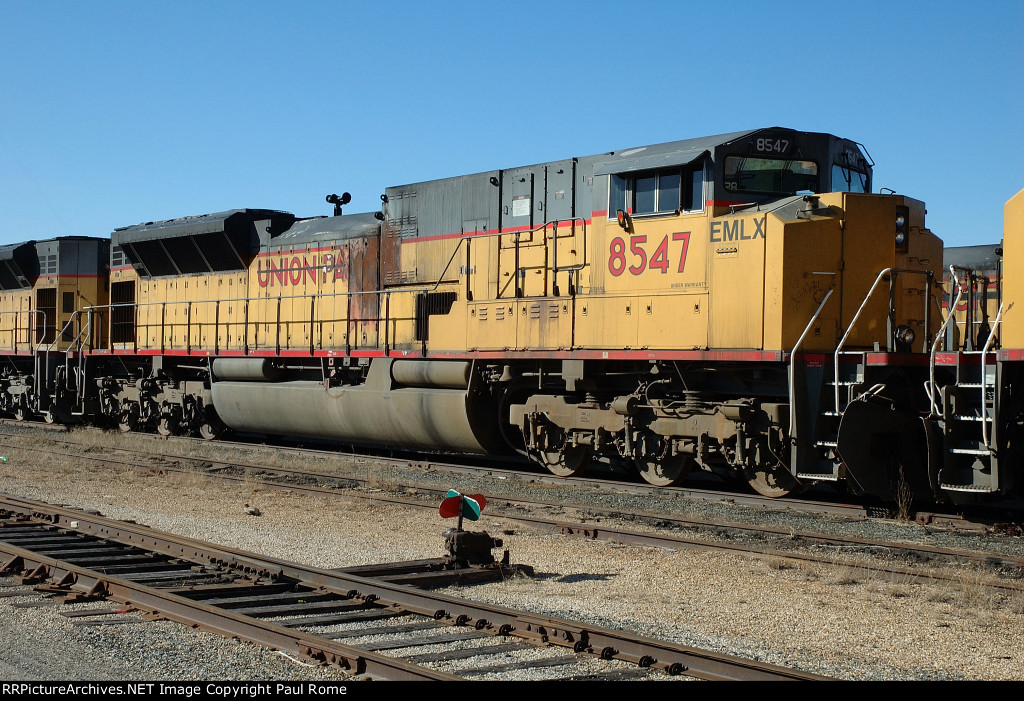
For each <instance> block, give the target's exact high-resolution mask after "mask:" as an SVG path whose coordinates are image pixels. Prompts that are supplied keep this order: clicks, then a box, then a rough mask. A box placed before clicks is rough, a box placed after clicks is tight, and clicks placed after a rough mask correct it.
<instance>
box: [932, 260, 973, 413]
mask: <svg viewBox="0 0 1024 701" xmlns="http://www.w3.org/2000/svg"><path fill="white" fill-rule="evenodd" d="M953 267H954V266H952V265H951V266H949V274H950V275H951V276H952V277H951V279H952V280H955V281H956V299H954V300H953V305H952V306H951V307H950V309H949V311H948V312H947V313H946V320H945V321H943V322H942V326H940V327H939V332H938V333H937V334H935V340H934V341H933V342H932V349H931V351H930V352H929V353H928V401H929V403H930V404H931V414H930V416H933V417H934V416H938V415H939V407H938V406H937V405H936V403H935V359H936V357H937V356H938V352H939V350H938V349H939V343H940V342H942V340H943V339H944V338H945V336H946V327H947V326H949V322H950V321H952V320H954V319H955V318H956V308H957V307H958V306H959V305H960V297H961V296H962V295H963V292H964V288H963V285H961V284H960V278H958V277H957V276H956V273H954V272H953Z"/></svg>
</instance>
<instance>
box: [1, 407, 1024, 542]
mask: <svg viewBox="0 0 1024 701" xmlns="http://www.w3.org/2000/svg"><path fill="white" fill-rule="evenodd" d="M0 426H14V427H19V428H24V429H29V430H31V429H39V430H41V431H47V432H52V433H61V432H64V431H65V429H64V427H61V426H59V425H56V424H43V423H28V422H24V421H20V422H19V421H15V420H11V419H0ZM85 428H88V429H89V430H90V431H96V432H102V429H98V428H91V427H85ZM76 430H81V428H76ZM132 435H133V436H136V437H140V438H145V437H148V438H151V439H152V440H155V441H158V442H161V443H167V442H170V443H181V444H184V445H195V444H199V445H215V446H217V447H219V448H228V449H229V448H231V447H238V448H244V449H249V450H252V449H259V448H264V447H267V446H264V445H263V444H255V443H252V442H245V441H238V442H230V441H217V442H216V443H213V444H210V443H209V441H204V440H201V439H197V438H188V437H183V436H171V437H165V436H158V435H156V434H144V433H136V434H132ZM5 445H8V446H10V445H11V444H9V443H6V444H5V443H4V442H3V440H2V439H0V448H2V447H4V446H5ZM272 449H273V450H274V451H276V452H278V453H284V454H294V455H298V456H302V457H304V458H310V457H314V458H323V459H334V458H338V457H348V458H353V457H364V456H359V455H355V454H348V453H339V452H338V450H337V446H335V447H334V448H332V449H316V448H310V447H301V448H299V447H287V446H272ZM117 450H118V451H120V452H125V453H128V452H134V453H135V454H145V455H152V454H153V451H145V452H144V451H129V450H127V449H123V448H120V449H117ZM164 457H165V458H166V459H168V460H182V461H205V462H210V463H219V465H221V466H222V467H224V468H227V469H232V468H241V469H248V470H256V469H260V470H266V471H275V472H277V473H279V474H290V475H292V476H293V477H294V478H295V479H297V480H300V481H301V480H302V479H304V478H308V479H321V478H325V477H328V475H324V474H323V473H317V472H315V471H311V470H301V469H294V468H291V469H289V468H281V467H274V468H271V467H268V466H266V465H252V464H245V463H241V462H238V461H234V460H232V461H217V460H213V459H208V458H197V457H196V456H195V455H181V454H177V455H175V454H170V453H167V454H165V455H164ZM93 459H96V458H95V456H93ZM369 459H372V460H373V461H375V462H378V463H381V464H389V465H394V466H396V467H400V468H409V469H414V470H417V471H420V472H423V473H431V474H438V473H445V474H453V475H462V476H466V475H470V476H472V475H480V474H485V475H489V476H497V477H498V478H510V477H514V478H522V477H523V475H524V474H528V476H527V477H526V479H528V480H529V481H531V482H534V483H541V484H550V485H553V486H556V487H566V486H579V487H581V488H585V489H588V490H596V491H606V492H614V493H620V494H632V495H637V496H647V495H649V496H651V497H656V498H673V499H688V500H701V501H708V502H715V503H720V502H728V503H732V504H737V505H742V506H751V507H764V508H771V509H787V510H792V511H798V512H806V513H812V514H826V515H836V516H842V517H845V518H853V519H856V518H865V519H866V518H873V517H883V518H889V517H891V516H892V515H893V514H892V513H891V512H889V511H888V510H885V509H881V508H879V507H877V506H873V505H865V504H856V503H849V502H844V501H837V500H835V499H834V498H833V499H811V498H806V497H805V498H782V499H769V498H767V497H763V496H760V495H754V494H745V493H741V492H736V491H726V490H722V489H716V488H710V487H709V488H701V487H690V486H684V487H652V486H650V485H647V484H638V483H635V482H630V481H623V480H622V479H621V478H616V477H613V476H611V475H605V476H601V477H570V478H565V477H554V476H552V475H550V474H548V473H540V472H530V473H523V471H522V469H521V466H519V465H516V466H513V467H501V466H500V465H499V464H498V463H497V462H496V461H494V460H488V461H487V462H486V463H485V464H480V465H471V464H465V463H462V464H459V463H452V462H444V461H441V460H435V459H431V458H419V457H416V456H408V455H406V456H401V457H389V456H386V455H382V454H380V453H379V452H377V453H374V454H373V455H372V456H370V457H369ZM333 477H334V478H335V479H338V477H337V476H336V475H335V476H333ZM346 479H348V481H350V482H354V483H357V482H360V481H361V480H360V478H359V477H358V476H349V477H347V478H346ZM410 486H411V487H413V488H416V489H420V490H429V488H425V487H423V486H422V485H410ZM904 517H905V518H907V519H908V520H912V521H915V522H918V523H921V524H924V525H930V526H935V527H940V528H953V529H957V530H962V531H979V532H980V531H984V530H985V529H987V528H989V527H991V526H992V525H993V524H994V523H1001V522H1005V521H1007V520H1009V521H1011V522H1014V521H1015V522H1020V521H1024V505H1018V504H1007V505H1005V506H1000V507H996V508H994V509H981V510H980V511H979V514H978V516H977V517H966V516H965V515H964V514H963V513H960V512H952V511H936V510H916V511H913V512H910V513H907V514H905V515H904Z"/></svg>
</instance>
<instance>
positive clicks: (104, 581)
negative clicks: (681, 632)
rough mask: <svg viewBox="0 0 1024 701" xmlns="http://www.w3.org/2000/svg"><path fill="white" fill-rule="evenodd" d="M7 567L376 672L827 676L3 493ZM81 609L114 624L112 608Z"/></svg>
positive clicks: (401, 676)
mask: <svg viewBox="0 0 1024 701" xmlns="http://www.w3.org/2000/svg"><path fill="white" fill-rule="evenodd" d="M0 575H5V576H17V577H18V578H19V580H18V581H19V583H20V584H22V585H24V586H32V587H34V588H35V590H36V591H38V592H41V593H48V594H51V595H59V596H62V597H64V599H65V600H67V601H83V600H92V599H96V600H104V601H111V602H116V603H117V604H118V606H119V608H118V610H124V609H129V610H133V611H137V612H140V613H142V614H145V615H147V616H150V617H162V618H167V619H171V620H175V621H178V622H181V623H185V624H188V625H199V626H202V627H204V628H207V629H209V630H212V631H215V632H218V633H221V634H224V635H229V636H234V637H238V638H240V639H244V640H249V641H252V642H255V643H259V644H262V645H266V646H268V647H273V648H276V649H279V650H283V651H287V652H291V653H293V654H297V655H301V656H305V657H307V658H312V659H314V660H317V661H319V662H322V663H326V664H331V665H334V666H336V667H339V668H341V669H342V670H345V671H346V672H347V673H349V674H353V675H361V676H363V677H367V678H374V679H396V680H458V679H488V678H501V675H502V674H505V673H507V672H508V671H509V670H510V669H516V670H520V671H521V670H523V669H529V670H531V672H532V673H533V674H535V675H537V676H538V678H548V679H552V678H553V679H630V678H641V679H652V678H660V679H665V678H669V677H679V676H685V677H691V678H697V679H706V680H741V679H742V680H814V679H822V677H819V676H817V675H813V674H809V673H805V672H801V671H798V670H790V669H785V668H781V667H777V666H774V665H767V664H764V663H761V662H757V661H753V660H746V659H742V658H737V657H734V656H729V655H723V654H720V653H715V652H711V651H707V650H700V649H697V648H691V647H686V646H683V645H679V644H676V643H672V642H667V641H658V640H652V639H648V638H644V637H641V636H635V635H632V634H629V633H625V632H622V631H614V630H609V629H604V628H600V627H597V626H590V625H586V624H582V623H579V622H574V621H568V620H560V619H554V618H549V617H544V616H540V615H537V614H534V613H531V612H524V611H515V610H512V609H508V608H504V607H499V606H493V605H488V604H482V603H477V602H472V601H467V600H463V599H459V598H456V597H452V596H447V595H442V594H438V593H434V592H429V591H423V590H418V589H413V588H410V587H409V586H407V585H405V584H397V583H393V582H389V581H386V580H385V579H375V578H369V577H365V576H359V575H356V574H352V573H349V572H344V571H334V570H324V569H318V568H313V567H308V566H304V565H298V564H295V563H289V562H286V561H283V560H279V559H274V558H266V557H263V556H260V555H257V554H254V553H248V552H244V551H239V550H235V549H231V548H225V547H221V546H216V545H212V544H209V543H203V542H201V541H197V540H194V539H190V538H184V537H180V536H174V535H169V534H165V533H160V532H157V531H154V530H152V529H149V528H147V527H145V526H140V525H137V524H131V523H125V522H120V521H112V520H110V519H106V518H103V517H102V516H99V515H96V514H92V513H86V512H82V511H74V510H70V509H65V508H61V507H55V506H50V505H46V504H42V503H39V502H34V501H29V500H25V499H19V498H15V497H6V496H0ZM26 591H27V590H25V589H18V588H15V589H13V590H8V593H10V592H13V593H14V594H23V593H26ZM78 613H79V614H81V615H85V616H95V617H98V618H101V617H103V616H108V615H111V609H110V608H109V607H99V608H95V609H89V610H86V611H84V612H78ZM512 655H516V656H517V657H516V659H514V660H511V661H510V656H512ZM540 675H543V677H541V676H540Z"/></svg>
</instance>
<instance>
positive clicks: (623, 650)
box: [0, 496, 824, 681]
mask: <svg viewBox="0 0 1024 701" xmlns="http://www.w3.org/2000/svg"><path fill="white" fill-rule="evenodd" d="M0 508H4V509H7V510H9V511H11V512H12V513H19V514H23V515H25V516H31V517H33V518H36V519H41V520H45V521H48V522H49V523H51V524H53V525H55V526H57V527H60V528H63V529H66V530H72V531H78V532H83V533H89V534H91V535H95V536H98V537H102V538H104V539H107V540H112V541H114V542H119V543H123V544H126V545H134V546H136V547H143V548H145V549H147V550H153V551H157V552H161V553H163V554H166V555H171V556H174V557H183V556H184V555H185V554H186V553H187V554H189V555H191V556H193V557H190V558H188V559H195V560H196V561H200V562H202V561H206V562H209V563H210V564H215V565H223V566H231V567H237V568H239V569H242V570H244V571H251V572H256V573H260V572H266V573H279V574H278V576H284V577H288V578H292V579H295V580H298V581H300V582H302V583H303V584H305V585H307V586H314V587H319V588H322V589H323V590H324V591H327V592H331V593H334V594H338V595H341V596H345V597H347V598H351V599H362V600H364V601H367V602H373V603H374V604H375V605H378V606H389V607H394V608H395V609H396V610H403V611H410V612H413V613H418V614H421V615H424V616H429V617H431V618H433V619H435V620H438V621H445V622H449V623H451V624H453V625H464V626H471V627H473V628H475V629H476V630H481V631H489V632H493V633H497V634H501V635H508V636H514V637H518V638H522V639H524V640H527V641H531V642H534V643H535V644H540V645H557V646H561V647H567V648H571V649H572V650H573V651H575V652H577V653H583V652H586V653H589V654H591V655H597V656H600V657H601V658H602V659H608V660H621V661H625V662H630V663H633V664H636V665H639V666H640V667H646V668H651V669H660V670H664V671H665V672H667V673H669V674H686V675H687V676H692V677H696V678H699V679H707V680H760V681H767V680H820V679H824V677H821V676H820V675H815V674H811V673H808V672H802V671H799V670H792V669H786V668H783V667H778V666H776V665H769V664H765V663H761V662H757V661H754V660H747V659H742V658H738V657H734V656H731V655H725V654H721V653H717V652H713V651H707V650H700V649H697V648H692V647H689V646H685V645H679V644H676V643H670V642H665V641H659V640H653V639H650V638H645V637H643V636H637V635H633V634H630V633H627V632H624V631H616V630H611V629H608V628H603V627H600V626H592V625H589V624H585V623H580V622H575V621H568V620H560V619H555V618H548V617H544V616H540V615H536V614H533V613H529V612H524V611H516V610H513V609H509V608H506V607H503V606H497V605H490V604H485V603H479V602H473V601H467V600H464V599H459V598H457V597H453V596H449V595H445V594H440V593H436V592H428V591H422V590H412V589H410V588H408V587H405V586H401V585H394V584H389V583H387V582H382V581H379V580H374V579H370V578H366V577H359V576H355V575H351V574H346V573H342V572H337V571H334V570H327V569H322V568H317V567H311V566H308V565H300V564H297V563H290V562H287V561H285V560H281V559H278V558H272V557H265V556H261V555H256V554H253V553H248V552H245V551H241V550H236V549H233V548H226V547H223V546H219V545H214V544H210V543H203V542H202V541H198V540H195V539H193V538H187V537H183V536H172V535H170V534H166V533H160V532H158V531H154V530H152V529H150V528H147V527H145V526H140V525H138V524H131V523H125V522H120V521H113V520H110V519H106V518H103V517H101V516H95V515H92V514H87V513H84V512H80V511H74V510H70V509H65V508H62V507H56V506H50V505H47V504H42V503H40V502H36V501H32V500H28V499H21V498H17V497H10V496H2V497H0ZM0 550H3V551H5V552H8V554H11V555H12V560H13V559H14V558H17V557H21V558H22V559H23V560H24V562H27V563H32V562H37V561H38V562H39V563H43V562H45V563H46V564H47V566H48V567H50V568H56V572H57V573H58V574H59V573H60V571H61V568H64V569H67V571H68V572H70V573H73V575H74V576H75V578H76V586H78V588H79V589H82V588H86V589H87V590H88V587H84V585H89V587H96V586H98V585H97V584H96V582H97V580H101V581H102V582H103V586H104V587H109V589H107V591H109V592H111V595H112V596H116V597H118V599H119V600H120V597H121V596H124V597H126V598H127V601H126V603H131V604H132V605H134V606H136V607H137V608H142V609H144V610H148V611H151V612H154V613H159V614H160V615H166V616H167V617H169V618H174V619H175V620H178V618H176V617H179V616H180V617H182V618H184V617H185V614H184V613H183V610H184V609H186V608H188V607H193V606H194V605H195V603H196V602H191V601H189V600H187V599H185V598H184V597H178V596H175V595H173V594H171V595H161V597H158V598H150V597H147V596H145V595H144V593H143V592H141V591H140V590H141V589H142V588H141V587H139V586H138V585H134V584H132V583H130V582H126V581H123V580H119V579H117V578H114V577H109V578H108V577H106V576H102V575H97V574H95V573H92V572H89V571H87V570H82V571H81V572H79V571H78V570H80V569H81V568H74V567H73V566H67V565H61V564H60V563H58V562H56V561H52V562H50V561H49V560H50V559H49V558H46V557H45V556H39V555H33V554H31V553H27V552H26V551H23V549H21V548H16V547H14V546H9V545H2V544H0ZM26 558H27V559H26ZM10 564H11V563H10V562H8V563H7V566H8V567H10ZM79 578H82V579H84V582H83V581H79ZM108 581H109V584H108ZM163 596H167V597H169V598H167V599H164V598H163ZM132 597H134V598H132ZM204 609H207V610H204ZM191 610H196V609H194V608H193V609H191ZM198 612H199V614H200V615H202V616H209V615H215V614H216V615H219V614H220V613H221V612H220V611H218V610H216V609H213V607H205V606H203V607H201V608H199V609H198ZM232 618H234V619H245V617H243V616H237V615H235V616H228V617H226V618H225V619H224V620H225V622H229V621H231V619H232ZM191 620H194V619H191ZM191 620H190V621H189V622H191ZM231 623H232V626H233V627H232V629H231V630H232V632H231V633H230V634H231V635H238V636H239V637H244V638H245V639H247V640H249V639H252V640H257V641H258V639H256V638H255V637H250V636H255V635H256V634H257V631H255V630H252V629H251V628H250V626H251V624H249V625H246V622H245V621H244V620H236V621H231ZM268 630H269V631H270V632H269V633H268V635H269V636H270V639H271V642H269V643H264V644H269V645H271V646H274V647H281V646H282V645H284V644H289V645H292V646H294V647H292V649H297V650H298V651H299V652H302V653H304V654H309V653H308V652H307V650H311V651H312V652H313V653H314V656H315V655H319V654H323V655H326V659H327V660H328V661H331V662H334V663H339V662H340V663H341V665H342V666H344V665H345V664H348V665H351V667H349V668H350V669H359V668H360V665H363V667H364V668H365V669H366V673H367V674H370V675H373V674H379V675H383V674H385V673H387V674H393V675H400V674H409V673H412V672H414V670H415V669H418V668H413V669H412V670H406V669H405V668H404V667H399V668H395V669H394V670H393V671H392V670H390V669H389V668H384V667H382V666H379V665H378V663H377V661H376V659H375V657H376V656H371V655H369V654H368V653H366V652H365V651H362V650H358V651H355V650H356V649H355V648H348V646H344V645H340V644H337V645H336V644H334V643H331V642H330V641H324V640H322V639H320V638H314V637H312V636H308V635H305V634H302V633H297V632H295V631H290V630H289V629H285V628H284V627H283V626H274V625H272V624H271V625H270V626H268ZM282 634H287V635H289V636H291V635H297V636H300V637H298V638H284V640H287V641H289V642H287V643H282V642H281V640H282V638H280V637H279V636H281V635H282ZM354 651H355V652H354ZM387 659H388V660H391V659H392V658H387ZM382 678H406V677H400V676H392V677H382ZM445 678H458V677H449V676H446V677H445Z"/></svg>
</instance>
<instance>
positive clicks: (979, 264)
mask: <svg viewBox="0 0 1024 701" xmlns="http://www.w3.org/2000/svg"><path fill="white" fill-rule="evenodd" d="M1001 248H1002V246H1001V245H1000V244H995V243H993V244H986V245H982V246H947V247H946V248H945V249H943V251H942V264H943V267H945V268H946V272H947V273H948V272H949V266H951V265H955V266H957V267H959V268H970V269H971V270H995V269H996V268H998V267H999V259H1000V258H1001V257H1002V256H1001V254H1000V253H999V252H998V251H999V249H1001Z"/></svg>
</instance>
